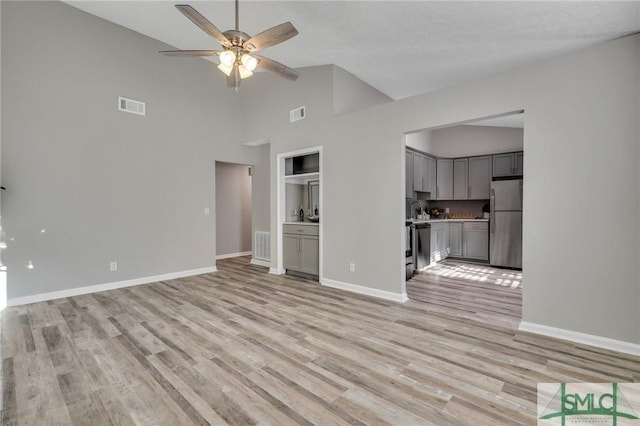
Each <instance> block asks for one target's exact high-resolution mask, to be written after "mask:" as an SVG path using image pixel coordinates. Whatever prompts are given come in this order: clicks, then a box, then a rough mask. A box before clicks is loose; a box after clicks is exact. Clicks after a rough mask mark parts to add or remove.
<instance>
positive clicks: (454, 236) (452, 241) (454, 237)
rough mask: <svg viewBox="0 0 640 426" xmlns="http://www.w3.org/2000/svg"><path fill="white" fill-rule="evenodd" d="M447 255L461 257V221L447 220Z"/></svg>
mask: <svg viewBox="0 0 640 426" xmlns="http://www.w3.org/2000/svg"><path fill="white" fill-rule="evenodd" d="M449 255H450V256H454V257H462V222H449Z"/></svg>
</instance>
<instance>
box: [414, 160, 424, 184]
mask: <svg viewBox="0 0 640 426" xmlns="http://www.w3.org/2000/svg"><path fill="white" fill-rule="evenodd" d="M423 158H424V155H422V154H420V153H419V152H414V153H413V190H414V191H420V192H422V176H423V173H422V159H423Z"/></svg>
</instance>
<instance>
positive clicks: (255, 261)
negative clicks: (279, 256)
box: [249, 257, 271, 268]
mask: <svg viewBox="0 0 640 426" xmlns="http://www.w3.org/2000/svg"><path fill="white" fill-rule="evenodd" d="M249 263H251V264H252V265H258V266H266V267H267V268H270V267H271V262H268V261H266V260H259V259H254V258H253V257H252V258H251V262H249Z"/></svg>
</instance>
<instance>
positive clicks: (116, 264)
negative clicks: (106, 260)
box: [109, 262, 118, 272]
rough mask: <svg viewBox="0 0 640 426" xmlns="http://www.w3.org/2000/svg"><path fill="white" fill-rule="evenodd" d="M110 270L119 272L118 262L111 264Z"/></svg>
mask: <svg viewBox="0 0 640 426" xmlns="http://www.w3.org/2000/svg"><path fill="white" fill-rule="evenodd" d="M109 269H110V270H111V272H113V271H117V270H118V262H111V263H110V264H109Z"/></svg>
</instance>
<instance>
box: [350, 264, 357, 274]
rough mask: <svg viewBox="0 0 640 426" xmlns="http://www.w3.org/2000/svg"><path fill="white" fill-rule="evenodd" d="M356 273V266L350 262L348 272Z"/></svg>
mask: <svg viewBox="0 0 640 426" xmlns="http://www.w3.org/2000/svg"><path fill="white" fill-rule="evenodd" d="M355 271H356V264H355V263H353V262H351V263H350V264H349V272H355Z"/></svg>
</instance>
